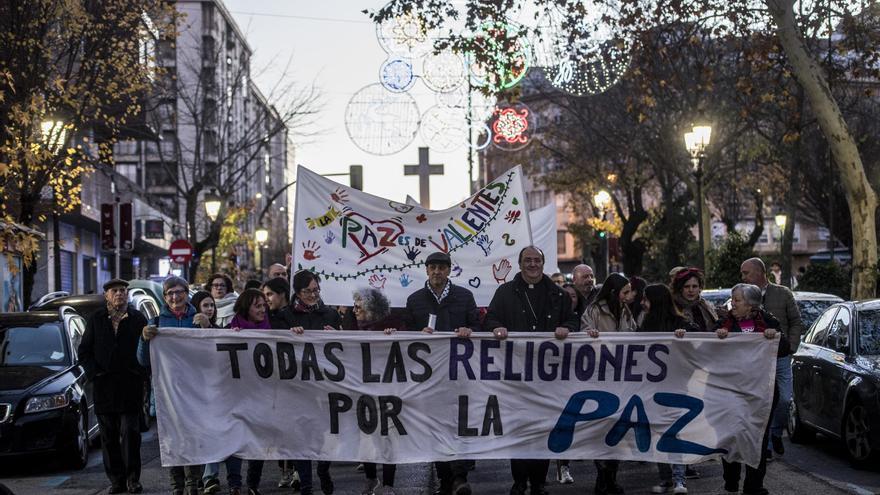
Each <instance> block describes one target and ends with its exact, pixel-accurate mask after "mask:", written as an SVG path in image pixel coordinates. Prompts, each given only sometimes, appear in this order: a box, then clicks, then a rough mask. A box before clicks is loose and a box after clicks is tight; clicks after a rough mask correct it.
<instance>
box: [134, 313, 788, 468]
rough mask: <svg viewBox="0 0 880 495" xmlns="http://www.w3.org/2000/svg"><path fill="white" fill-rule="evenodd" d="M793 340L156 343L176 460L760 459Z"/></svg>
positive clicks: (171, 457) (159, 404)
mask: <svg viewBox="0 0 880 495" xmlns="http://www.w3.org/2000/svg"><path fill="white" fill-rule="evenodd" d="M777 344H778V341H776V340H767V339H765V338H764V337H763V335H753V334H732V335H730V337H728V338H727V339H725V340H720V339H718V338H717V337H715V335H714V334H711V333H705V334H701V333H689V334H688V335H687V336H686V337H685V338H684V339H676V338H675V337H673V336H672V335H670V334H659V333H620V334H613V335H603V336H602V337H601V338H599V339H593V338H590V337H589V336H587V335H585V334H583V333H578V334H573V335H570V336H569V337H568V338H567V339H565V340H556V339H554V338H553V336H552V335H551V334H535V333H513V334H512V335H511V337H509V338H508V339H507V340H505V341H499V340H495V339H494V338H492V337H490V336H482V335H479V336H478V335H477V334H475V335H474V337H473V338H470V339H462V338H456V337H452V336H451V335H449V334H446V335H442V334H433V335H428V334H423V333H420V332H398V333H396V334H393V335H385V334H383V333H381V332H363V331H360V332H358V331H306V332H305V334H304V335H294V334H293V333H292V332H290V331H281V330H243V331H241V332H232V331H230V330H193V329H172V328H162V329H160V334H159V336H158V337H156V338H155V339H154V340H153V341H152V343H151V361H152V373H153V377H152V378H153V382H152V383H153V390H154V393H155V397H156V410H157V413H158V427H159V430H158V431H159V445H160V452H161V455H162V465H164V466H174V465H191V464H203V463H206V462H213V461H218V460H222V459H224V458H226V457H227V456H230V455H237V456H240V457H242V458H245V459H266V460H269V459H313V460H330V461H337V460H338V461H342V460H348V461H361V462H367V461H369V462H381V463H408V462H428V461H443V460H451V459H513V458H526V459H536V458H543V459H623V460H638V461H648V462H664V463H680V464H692V463H697V462H700V461H703V460H706V459H708V458H713V457H724V458H725V459H728V460H730V461H743V462H745V463H747V464H750V465H757V463H758V461H759V459H760V455H761V452H760V446H761V439H762V436H763V433H764V431H765V428H766V427H767V421H768V418H769V415H770V409H771V402H772V397H773V383H774V374H775V369H776V368H775V363H776V348H777Z"/></svg>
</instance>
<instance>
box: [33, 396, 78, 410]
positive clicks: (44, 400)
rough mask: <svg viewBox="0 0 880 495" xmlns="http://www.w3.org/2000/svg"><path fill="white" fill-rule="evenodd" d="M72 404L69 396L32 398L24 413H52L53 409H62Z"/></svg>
mask: <svg viewBox="0 0 880 495" xmlns="http://www.w3.org/2000/svg"><path fill="white" fill-rule="evenodd" d="M68 404H70V398H69V397H68V396H67V394H55V395H40V396H37V397H31V398H30V399H29V400H28V401H27V405H26V406H24V413H25V414H28V413H35V412H43V411H51V410H53V409H61V408H62V407H67V405H68Z"/></svg>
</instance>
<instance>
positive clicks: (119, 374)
mask: <svg viewBox="0 0 880 495" xmlns="http://www.w3.org/2000/svg"><path fill="white" fill-rule="evenodd" d="M127 313H128V316H127V317H125V318H123V319H122V321H120V322H119V327H118V328H117V331H116V333H115V334H114V332H113V324H112V323H111V322H110V313H109V312H108V311H107V308H106V307H104V308H101V309H99V310H97V311H95V312H94V313H93V314H92V316H90V317H89V319H88V321H87V322H86V331H85V333H84V334H83V337H82V341H81V342H80V344H79V349H78V351H77V352H78V354H79V364H80V365H81V366H82V367H83V369H84V370H85V373H86V377H88V378H89V380H91V382H92V388H93V392H92V401H93V403H94V406H95V413H97V414H120V413H135V412H138V411H140V410H141V405H142V404H143V395H144V377H145V373H146V372H145V370H144V368H142V367H141V366H140V365H139V364H138V361H137V348H138V339H139V338H140V335H141V332H142V331H143V329H144V327H145V326H146V325H147V320H146V318H144V316H143V315H142V314H141V313H140V312H139V311H137V310H136V309H133V308H131V307H129V308H128V309H127Z"/></svg>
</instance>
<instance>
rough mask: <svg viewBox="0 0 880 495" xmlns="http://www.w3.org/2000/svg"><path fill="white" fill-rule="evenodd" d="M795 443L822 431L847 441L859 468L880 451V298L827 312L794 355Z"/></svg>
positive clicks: (791, 428) (791, 424)
mask: <svg viewBox="0 0 880 495" xmlns="http://www.w3.org/2000/svg"><path fill="white" fill-rule="evenodd" d="M792 374H793V379H794V382H793V386H794V397H793V400H792V406H791V408H790V410H789V421H788V432H789V435H790V436H791V439H792V441H794V442H801V441H805V440H808V439H810V438H811V437H812V435H813V434H814V433H815V432H817V431H820V432H822V433H825V434H827V435H831V436H832V437H835V438H839V439H841V440H842V441H843V444H844V446H845V448H846V453H847V455H848V456H849V458H850V460H851V461H852V462H853V463H854V464H855V465H857V466H867V465H868V464H869V463H870V462H871V461H872V460H873V459H874V458H876V457H877V453H878V452H880V300H872V301H864V302H843V303H838V304H835V305H833V306H831V307H829V308H828V309H827V310H825V312H824V313H822V315H821V316H820V317H819V318H818V319H817V320H816V321H815V322H814V323H813V325H812V326H811V327H810V329H809V331H808V332H807V334H806V335H805V336H804V339H803V342H801V345H800V346H799V348H798V350H797V352H796V353H795V354H794V356H793V357H792Z"/></svg>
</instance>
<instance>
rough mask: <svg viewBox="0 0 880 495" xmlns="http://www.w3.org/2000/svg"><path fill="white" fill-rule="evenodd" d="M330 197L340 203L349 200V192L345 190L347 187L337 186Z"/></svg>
mask: <svg viewBox="0 0 880 495" xmlns="http://www.w3.org/2000/svg"><path fill="white" fill-rule="evenodd" d="M330 199H332V200H333V201H336V202H337V203H339V204H344V203H347V202H348V193H347V192H345V189H343V188H341V187H337V188H336V191H334V192H333V193H331V194H330Z"/></svg>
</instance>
